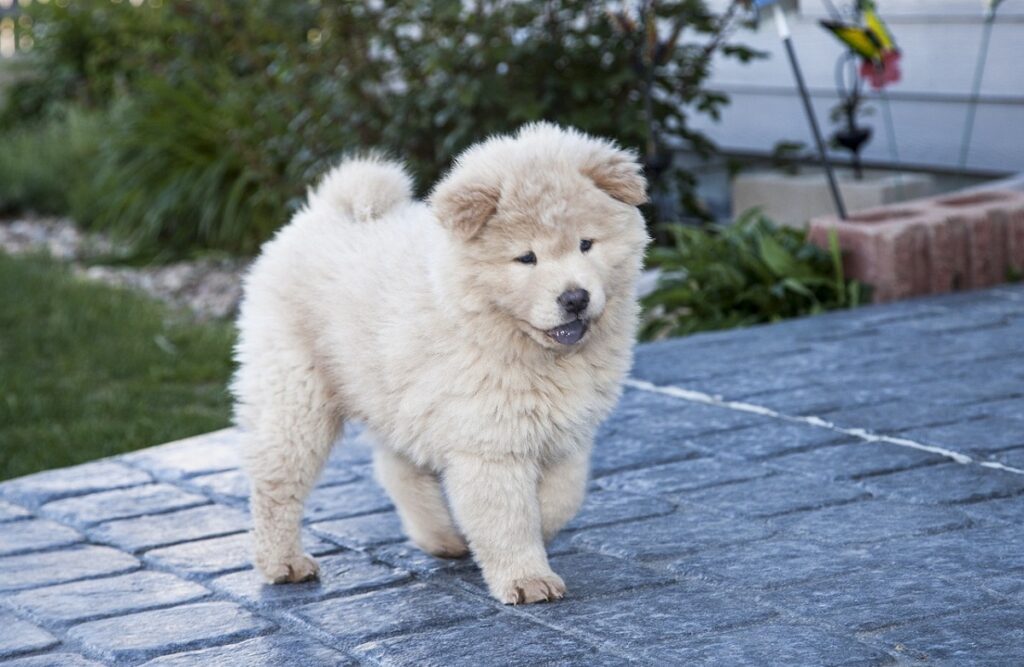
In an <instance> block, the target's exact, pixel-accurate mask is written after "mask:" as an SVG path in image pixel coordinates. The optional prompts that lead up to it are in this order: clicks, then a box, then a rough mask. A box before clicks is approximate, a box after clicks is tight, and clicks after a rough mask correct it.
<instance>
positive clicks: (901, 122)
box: [694, 0, 1024, 173]
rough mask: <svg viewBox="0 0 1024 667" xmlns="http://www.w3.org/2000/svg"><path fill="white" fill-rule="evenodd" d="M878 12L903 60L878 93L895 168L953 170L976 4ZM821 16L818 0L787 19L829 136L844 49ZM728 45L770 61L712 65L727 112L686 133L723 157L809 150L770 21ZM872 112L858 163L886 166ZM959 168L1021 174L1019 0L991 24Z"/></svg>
mask: <svg viewBox="0 0 1024 667" xmlns="http://www.w3.org/2000/svg"><path fill="white" fill-rule="evenodd" d="M711 4H712V5H720V6H724V4H725V2H724V1H722V0H714V2H712V3H711ZM834 4H836V5H837V6H839V5H842V4H844V0H834ZM878 5H879V10H880V14H881V15H882V17H883V18H884V19H885V20H886V22H887V23H888V24H889V28H890V30H891V32H892V33H893V35H894V36H895V38H896V41H897V43H898V45H899V47H900V48H901V50H902V51H903V58H902V61H901V69H902V72H903V78H902V80H901V81H900V82H899V83H897V84H895V85H893V86H891V87H889V88H888V89H887V91H888V92H887V95H888V98H889V103H890V108H891V111H892V116H893V123H894V125H895V131H896V137H897V146H898V154H899V158H900V161H901V162H902V163H903V164H904V165H913V166H917V167H925V168H934V169H956V168H957V166H958V164H959V159H960V144H961V134H962V131H963V126H964V120H965V118H966V115H967V110H968V100H969V99H970V95H971V85H972V80H973V75H974V68H975V59H976V57H977V54H978V47H979V45H980V41H981V35H982V27H983V16H984V14H983V10H982V3H981V2H980V0H878ZM826 16H827V14H826V13H825V8H824V3H823V2H821V0H801V1H800V3H799V9H798V10H797V11H796V13H792V14H790V15H789V17H790V25H791V28H792V32H793V40H794V44H795V46H796V50H797V53H798V55H799V57H800V61H801V64H802V66H803V71H804V75H805V77H806V79H807V82H808V87H809V88H810V91H811V95H812V99H813V102H814V106H815V111H816V113H817V115H818V119H819V122H820V123H821V124H822V126H823V128H825V130H826V132H830V131H831V123H830V122H829V113H830V110H831V108H832V107H833V106H834V104H835V103H836V101H837V99H838V96H837V94H836V90H835V64H836V60H837V58H838V57H839V55H840V53H842V49H843V47H842V46H841V45H840V44H839V42H838V41H837V40H835V38H834V37H832V35H831V34H829V33H828V32H827V31H825V30H824V29H823V28H821V27H820V26H819V25H818V20H819V19H820V18H824V17H826ZM737 38H738V39H740V40H742V41H745V42H746V43H748V44H750V45H751V46H754V47H756V48H758V49H762V50H765V51H768V52H769V53H770V54H771V57H770V58H769V59H768V60H763V61H757V62H754V63H751V64H749V65H740V64H738V63H735V62H731V61H727V60H721V61H719V62H717V63H716V65H715V69H714V73H713V76H712V78H711V82H710V85H711V86H712V87H713V88H716V89H719V90H723V91H725V92H727V93H729V94H730V95H731V97H732V105H731V106H730V107H728V108H727V109H726V110H725V112H724V114H723V117H722V120H721V122H720V123H715V122H713V121H710V120H708V119H705V118H694V124H695V125H696V126H697V127H698V128H699V129H701V130H703V131H704V132H706V133H707V134H708V135H709V136H711V137H712V138H713V139H714V140H715V141H716V142H717V143H718V144H719V145H720V146H721V147H722V148H723V149H725V150H726V151H727V152H737V153H753V154H768V153H770V152H771V151H772V148H773V147H774V145H775V143H776V142H777V141H779V140H790V141H805V142H807V143H808V144H809V145H810V144H811V141H812V140H811V135H810V131H809V129H808V127H807V122H806V119H805V117H804V112H803V109H802V107H801V106H800V101H799V99H798V97H797V93H796V88H795V84H794V80H793V75H792V72H791V70H790V68H789V63H788V61H787V59H786V54H785V51H784V50H783V48H782V44H781V42H780V41H779V38H778V35H777V33H776V31H775V26H774V23H773V22H772V20H771V15H770V14H767V15H766V16H765V17H764V20H763V21H762V24H761V26H760V29H759V30H757V31H756V32H752V31H746V30H744V31H741V32H740V33H738V34H737ZM873 106H874V107H875V114H874V115H872V116H869V117H867V118H866V119H865V122H866V123H868V124H870V125H872V126H873V127H874V130H875V135H874V138H873V139H872V141H871V143H870V144H869V145H868V147H867V148H866V150H865V152H864V155H865V158H866V159H867V160H869V161H873V162H879V163H889V162H891V155H892V154H891V152H890V147H889V144H888V141H887V135H886V131H885V127H884V125H883V119H884V115H883V113H882V112H883V109H882V107H881V105H880V101H877V100H873ZM967 167H968V169H969V170H972V171H978V172H994V173H1011V172H1020V171H1024V0H1006V1H1005V2H1004V3H1003V5H1002V7H1001V8H1000V10H999V13H998V15H997V20H996V24H995V26H994V28H993V33H992V39H991V44H990V48H989V54H988V67H987V69H986V71H985V75H984V79H983V83H982V87H981V96H980V101H979V104H978V109H977V117H976V120H975V126H974V135H973V141H972V143H971V151H970V155H969V159H968V162H967Z"/></svg>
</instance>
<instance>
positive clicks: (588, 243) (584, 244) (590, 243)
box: [580, 239, 594, 252]
mask: <svg viewBox="0 0 1024 667" xmlns="http://www.w3.org/2000/svg"><path fill="white" fill-rule="evenodd" d="M592 247H594V239H583V240H582V241H580V252H586V251H588V250H590V249H591V248H592Z"/></svg>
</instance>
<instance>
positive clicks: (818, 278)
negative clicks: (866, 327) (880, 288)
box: [641, 211, 866, 340]
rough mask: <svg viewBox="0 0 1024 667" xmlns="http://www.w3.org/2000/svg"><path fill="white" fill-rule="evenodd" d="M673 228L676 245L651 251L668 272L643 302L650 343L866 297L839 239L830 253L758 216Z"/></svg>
mask: <svg viewBox="0 0 1024 667" xmlns="http://www.w3.org/2000/svg"><path fill="white" fill-rule="evenodd" d="M669 229H670V232H671V235H672V237H673V239H674V244H673V245H672V246H670V247H655V248H652V249H651V251H650V254H649V258H648V259H649V263H650V264H651V265H655V266H657V267H659V268H660V269H661V271H662V274H661V277H660V279H659V281H658V285H657V288H656V290H655V291H654V292H652V293H651V294H649V295H647V296H646V297H645V298H644V299H643V306H644V322H643V328H642V330H641V338H643V339H644V340H653V339H658V338H664V337H669V336H681V335H685V334H689V333H694V332H697V331H709V330H714V329H727V328H731V327H739V326H747V325H751V324H757V323H759V322H774V321H776V320H781V319H786V318H790V317H799V316H801V315H808V314H813V313H820V312H823V311H826V310H832V309H836V308H849V307H854V306H857V305H859V304H860V303H861V302H862V301H863V300H864V299H865V298H866V294H865V287H864V286H863V285H862V284H860V283H858V282H856V281H853V280H847V279H846V278H845V277H844V275H843V265H842V258H841V256H840V253H839V248H838V245H837V243H836V241H835V240H834V239H833V240H832V243H831V250H830V251H828V252H826V251H824V250H822V249H821V248H818V247H817V246H814V245H811V244H810V243H808V242H807V240H806V234H805V233H804V232H803V231H800V230H796V229H792V228H788V227H776V226H774V225H773V224H772V223H771V222H769V221H768V220H767V219H765V218H764V217H763V216H761V215H760V213H759V212H757V211H750V212H748V213H746V214H744V215H743V216H742V217H741V218H740V219H738V220H737V221H736V222H735V223H733V224H732V225H727V226H705V227H688V226H683V225H673V226H670V227H669Z"/></svg>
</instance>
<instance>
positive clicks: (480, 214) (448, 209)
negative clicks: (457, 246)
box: [430, 168, 501, 241]
mask: <svg viewBox="0 0 1024 667" xmlns="http://www.w3.org/2000/svg"><path fill="white" fill-rule="evenodd" d="M460 172H462V173H460ZM500 197H501V191H500V190H499V189H498V187H497V186H495V185H491V184H489V183H486V182H484V181H480V180H476V179H472V178H469V177H468V175H466V174H465V173H464V172H463V170H461V169H458V168H456V170H455V171H454V172H453V173H451V174H449V175H448V176H447V177H446V178H445V179H444V180H443V181H441V182H440V183H439V184H438V185H437V187H436V188H434V191H433V192H432V193H431V194H430V206H431V207H432V208H433V209H434V215H435V216H437V219H438V220H439V221H440V222H441V225H442V226H444V227H445V228H446V229H448V230H449V231H450V232H451V233H452V234H454V235H455V236H456V238H458V239H461V240H463V241H468V240H470V239H472V238H473V237H475V236H476V235H477V234H479V233H480V230H481V229H483V227H484V225H485V224H487V221H488V220H490V219H491V217H492V216H493V215H494V214H495V213H496V212H497V210H498V199H499V198H500Z"/></svg>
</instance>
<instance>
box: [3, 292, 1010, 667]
mask: <svg viewBox="0 0 1024 667" xmlns="http://www.w3.org/2000/svg"><path fill="white" fill-rule="evenodd" d="M237 444H238V434H237V433H235V432H234V431H230V430H229V431H223V432H219V433H215V434H210V435H207V436H202V437H199V438H194V439H190V440H187V441H184V442H180V443H174V444H170V445H165V446H161V447H154V448H151V449H147V450H143V451H141V452H136V453H133V454H129V455H126V456H122V457H119V458H115V459H110V460H105V461H99V462H95V463H89V464H85V465H82V466H78V467H76V468H70V469H65V470H57V471H52V472H45V473H41V474H38V475H32V476H29V477H24V478H20V479H16V480H12V481H9V482H5V483H3V484H0V499H2V500H0V662H2V664H3V665H4V666H5V667H11V666H14V665H18V666H19V667H25V666H28V665H33V666H39V665H61V666H64V665H70V666H75V665H96V664H115V665H138V664H147V665H154V666H155V665H162V666H167V665H175V666H178V665H221V666H223V665H239V666H242V665H244V666H247V667H249V666H253V665H350V664H352V665H354V664H380V665H446V666H447V665H506V664H529V665H535V664H536V665H549V664H550V665H587V666H590V665H620V664H647V665H690V664H721V665H746V664H750V665H765V664H779V665H826V664H827V665H832V664H842V665H876V664H906V665H916V664H943V665H945V664H950V665H971V664H978V665H1021V664H1024V532H1022V524H1024V289H1022V288H1021V287H1004V288H999V289H994V290H989V291H985V292H975V293H967V294H958V295H953V296H946V297H940V298H934V299H928V300H920V301H913V302H904V303H899V304H894V305H890V306H885V307H870V308H863V309H860V310H856V311H850V312H843V313H835V314H830V315H824V316H819V317H814V318H808V319H802V320H796V321H791V322H786V323H782V324H777V325H773V326H764V327H756V328H751V329H747V330H739V331H730V332H723V333H715V334H707V335H699V336H693V337H690V338H686V339H682V340H674V341H666V342H662V343H656V344H652V345H646V346H643V347H641V348H640V349H639V351H638V354H637V361H636V364H635V368H634V371H633V373H632V379H631V380H630V383H629V388H628V389H627V390H626V392H625V395H624V396H623V398H622V401H621V403H620V405H619V407H618V409H617V411H616V412H615V414H614V416H613V417H612V418H611V419H610V420H609V421H608V423H606V424H605V425H604V427H603V428H602V429H601V432H600V437H599V439H598V443H597V448H596V452H595V456H594V464H593V481H592V490H591V493H590V496H589V498H588V499H587V501H586V505H585V508H584V510H583V512H582V513H581V514H580V516H579V517H578V518H577V519H575V520H574V521H573V523H572V524H571V525H570V527H569V529H568V530H567V531H565V532H564V533H563V534H562V535H561V536H559V537H558V538H557V539H556V540H555V542H554V543H553V545H552V547H551V552H552V554H553V556H552V561H553V563H554V567H555V569H556V570H557V571H558V572H559V573H560V574H561V575H562V576H563V577H564V578H565V580H566V583H567V584H568V587H569V593H568V595H567V597H566V599H565V600H563V601H561V602H557V603H550V604H544V605H534V606H522V607H516V608H513V607H503V606H501V605H499V604H497V603H496V602H494V601H493V600H491V599H490V598H489V597H488V596H487V594H486V591H485V590H484V588H483V585H482V581H481V579H480V575H479V573H478V572H477V570H476V568H475V567H474V566H473V564H472V563H471V562H469V561H465V560H464V561H456V562H451V561H439V560H435V559H433V558H431V557H429V556H425V555H424V554H422V553H420V552H418V551H417V550H416V549H414V548H413V547H411V546H410V545H409V544H408V543H406V542H405V541H404V540H403V538H402V535H401V533H400V531H399V525H398V522H397V520H396V518H395V515H394V513H393V512H392V511H391V507H390V503H389V501H388V499H387V497H386V496H385V495H384V494H383V493H382V492H381V490H380V489H379V488H378V487H377V486H376V484H375V483H374V482H373V481H372V478H371V474H370V469H369V466H368V463H369V452H368V447H367V444H366V443H365V442H364V440H362V439H361V438H360V435H359V433H358V428H355V429H353V430H352V432H351V433H349V434H348V435H347V436H346V442H344V443H343V446H341V447H339V448H337V450H336V451H335V455H334V456H333V458H332V459H331V462H330V465H329V467H328V470H327V471H326V473H325V475H324V479H323V481H322V483H321V484H320V486H319V488H318V489H317V490H316V491H315V492H314V494H313V497H312V498H311V500H310V503H309V507H308V512H307V519H308V520H307V533H306V541H307V546H308V548H309V550H310V551H312V552H313V553H315V554H318V555H319V556H320V560H321V564H322V570H323V579H322V581H321V582H320V583H309V584H301V585H294V586H284V587H269V586H264V585H263V584H261V583H260V582H259V580H258V579H257V577H256V576H255V574H254V573H253V571H252V570H251V568H250V565H249V554H248V548H249V545H248V536H247V535H246V532H245V531H246V529H247V527H248V518H247V516H246V508H245V497H246V493H247V490H246V484H245V480H244V478H243V476H242V475H241V473H240V472H239V470H238V451H237Z"/></svg>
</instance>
